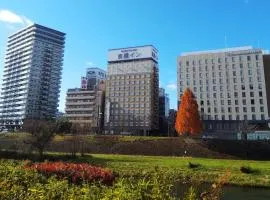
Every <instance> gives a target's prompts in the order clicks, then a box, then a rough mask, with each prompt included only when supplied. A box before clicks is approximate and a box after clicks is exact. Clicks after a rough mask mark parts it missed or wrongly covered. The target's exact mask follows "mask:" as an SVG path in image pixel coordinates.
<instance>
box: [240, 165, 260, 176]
mask: <svg viewBox="0 0 270 200" xmlns="http://www.w3.org/2000/svg"><path fill="white" fill-rule="evenodd" d="M240 171H241V172H242V173H244V174H254V173H258V170H256V169H253V168H251V167H249V166H241V167H240Z"/></svg>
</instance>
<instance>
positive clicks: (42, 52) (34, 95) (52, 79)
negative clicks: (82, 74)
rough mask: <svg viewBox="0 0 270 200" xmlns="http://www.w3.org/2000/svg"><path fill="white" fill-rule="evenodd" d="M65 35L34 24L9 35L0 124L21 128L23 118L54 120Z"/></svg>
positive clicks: (0, 106) (0, 104) (0, 103)
mask: <svg viewBox="0 0 270 200" xmlns="http://www.w3.org/2000/svg"><path fill="white" fill-rule="evenodd" d="M64 44H65V33H62V32H60V31H57V30H54V29H51V28H47V27H44V26H41V25H38V24H33V25H30V26H28V27H26V28H24V29H22V30H20V31H18V32H16V33H15V34H13V35H11V36H9V38H8V43H7V50H6V57H5V66H4V72H3V83H2V93H1V102H0V124H1V125H4V126H7V127H16V126H21V125H22V123H23V119H25V118H34V119H49V118H55V117H56V113H57V107H58V100H59V92H60V83H61V75H62V65H63V56H64Z"/></svg>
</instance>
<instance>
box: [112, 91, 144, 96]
mask: <svg viewBox="0 0 270 200" xmlns="http://www.w3.org/2000/svg"><path fill="white" fill-rule="evenodd" d="M148 94H149V91H142V90H141V91H139V90H136V91H135V92H134V91H126V92H110V93H109V92H108V93H107V96H110V97H121V96H122V97H123V96H126V97H129V96H135V95H136V96H138V95H143V96H145V95H148Z"/></svg>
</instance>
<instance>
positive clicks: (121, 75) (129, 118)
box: [105, 47, 159, 134]
mask: <svg viewBox="0 0 270 200" xmlns="http://www.w3.org/2000/svg"><path fill="white" fill-rule="evenodd" d="M134 48H136V47H134ZM150 55H151V54H150ZM121 59H122V57H121ZM158 82H159V79H158V64H157V62H156V61H155V60H154V59H151V58H143V59H128V60H120V61H109V62H108V74H107V82H106V100H105V101H106V108H105V126H106V130H107V131H109V132H111V133H120V132H129V133H133V134H146V132H147V131H151V130H156V129H158V121H159V120H158V115H159V114H158V113H159V110H158V106H159V105H158V92H159V91H158V88H159V87H158Z"/></svg>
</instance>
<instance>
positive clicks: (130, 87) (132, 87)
mask: <svg viewBox="0 0 270 200" xmlns="http://www.w3.org/2000/svg"><path fill="white" fill-rule="evenodd" d="M108 89H109V90H111V91H120V90H121V91H123V90H128V91H130V90H145V89H150V86H145V85H142V86H128V85H126V86H120V87H109V88H108Z"/></svg>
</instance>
